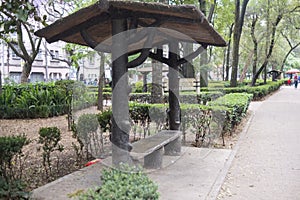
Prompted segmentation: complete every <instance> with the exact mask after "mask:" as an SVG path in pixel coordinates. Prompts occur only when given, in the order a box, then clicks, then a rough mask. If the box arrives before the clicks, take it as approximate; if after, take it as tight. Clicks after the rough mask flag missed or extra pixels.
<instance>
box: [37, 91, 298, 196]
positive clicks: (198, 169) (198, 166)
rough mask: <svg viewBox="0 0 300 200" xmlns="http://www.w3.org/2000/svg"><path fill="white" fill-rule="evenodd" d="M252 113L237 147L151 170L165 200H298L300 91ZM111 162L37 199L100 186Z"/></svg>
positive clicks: (187, 150)
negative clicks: (106, 166)
mask: <svg viewBox="0 0 300 200" xmlns="http://www.w3.org/2000/svg"><path fill="white" fill-rule="evenodd" d="M249 109H250V110H251V111H252V113H253V114H252V115H251V117H250V120H249V121H248V123H247V124H246V125H245V127H244V130H243V131H242V133H241V135H240V139H239V141H238V143H237V145H235V147H234V149H232V150H229V149H205V148H193V147H184V148H183V151H182V155H181V156H179V157H165V158H164V167H163V168H162V169H160V170H154V171H148V172H147V173H148V175H149V176H150V178H151V179H153V180H154V181H155V182H156V183H157V184H158V187H159V193H160V199H162V200H182V199H187V200H215V199H222V200H223V199H224V200H252V199H259V200H270V199H272V200H277V199H278V200H286V199H288V200H296V199H297V200H299V199H300V89H294V88H293V87H283V88H282V89H280V91H278V92H277V93H275V94H274V95H272V96H271V97H269V98H268V99H266V100H265V101H263V102H252V103H251V104H250V108H249ZM105 165H110V164H109V161H107V162H106V161H105V162H104V163H103V164H95V165H93V166H90V167H87V168H84V169H82V170H80V171H78V172H75V173H73V174H71V175H68V176H66V177H63V178H61V179H58V180H57V181H55V182H52V183H50V184H47V185H45V186H43V187H40V188H38V189H36V190H34V191H33V197H34V199H43V200H47V199H49V200H52V199H55V200H63V199H69V198H68V194H69V195H70V194H76V193H77V192H78V191H81V190H84V189H86V188H89V187H93V186H95V185H99V184H101V182H100V179H99V177H100V175H101V169H102V168H103V167H104V166H105Z"/></svg>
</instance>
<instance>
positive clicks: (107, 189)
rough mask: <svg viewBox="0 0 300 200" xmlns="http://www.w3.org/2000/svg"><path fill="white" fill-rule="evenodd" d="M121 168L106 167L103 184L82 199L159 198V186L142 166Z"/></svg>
mask: <svg viewBox="0 0 300 200" xmlns="http://www.w3.org/2000/svg"><path fill="white" fill-rule="evenodd" d="M120 167H121V168H120V169H104V170H103V171H102V176H101V180H102V185H101V187H98V188H96V189H94V190H93V189H89V190H88V191H87V192H86V193H84V194H82V195H80V196H79V199H80V200H87V199H98V200H108V199H109V200H131V199H140V200H157V199H158V198H159V193H158V191H157V190H158V186H157V185H156V184H155V183H154V182H153V181H152V180H151V179H149V177H148V176H147V175H146V174H145V173H143V172H142V170H141V169H140V168H133V167H128V166H124V165H121V166H120Z"/></svg>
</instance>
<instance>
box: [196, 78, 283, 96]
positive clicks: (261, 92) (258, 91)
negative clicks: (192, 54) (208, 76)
mask: <svg viewBox="0 0 300 200" xmlns="http://www.w3.org/2000/svg"><path fill="white" fill-rule="evenodd" d="M283 84H284V80H278V81H268V82H267V84H266V85H264V84H263V82H259V83H258V86H255V87H250V86H246V84H241V85H244V86H240V87H234V88H232V87H224V88H201V91H219V92H222V93H224V94H230V93H249V94H253V100H260V99H262V98H263V97H265V96H267V95H269V94H270V93H272V92H274V91H276V90H278V89H279V87H280V86H281V85H283Z"/></svg>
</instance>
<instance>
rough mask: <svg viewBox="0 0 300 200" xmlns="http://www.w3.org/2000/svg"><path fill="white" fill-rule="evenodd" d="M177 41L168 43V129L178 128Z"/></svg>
mask: <svg viewBox="0 0 300 200" xmlns="http://www.w3.org/2000/svg"><path fill="white" fill-rule="evenodd" d="M178 49H179V47H178V42H177V41H171V42H170V44H169V59H170V65H169V109H170V110H169V122H170V130H179V127H180V105H179V99H178V98H179V72H178V70H179V69H178V65H177V60H178V59H177V58H178Z"/></svg>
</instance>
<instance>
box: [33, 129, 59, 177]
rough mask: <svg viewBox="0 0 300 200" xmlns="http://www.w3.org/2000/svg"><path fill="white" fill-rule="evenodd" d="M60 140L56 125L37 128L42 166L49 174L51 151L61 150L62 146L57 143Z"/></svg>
mask: <svg viewBox="0 0 300 200" xmlns="http://www.w3.org/2000/svg"><path fill="white" fill-rule="evenodd" d="M60 140H61V133H60V130H59V129H58V128H57V127H43V128H40V130H39V140H38V143H39V144H41V145H42V149H43V166H44V168H45V171H46V173H47V175H49V174H48V172H49V173H50V174H51V169H52V167H51V153H53V152H54V151H60V152H62V151H63V149H64V148H63V146H62V145H61V144H59V142H60Z"/></svg>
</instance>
